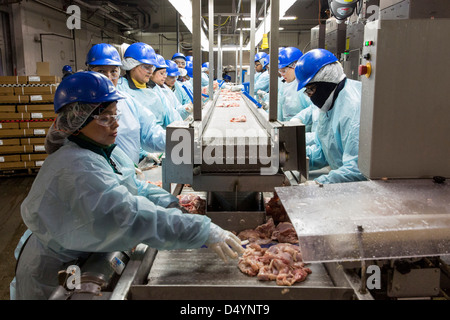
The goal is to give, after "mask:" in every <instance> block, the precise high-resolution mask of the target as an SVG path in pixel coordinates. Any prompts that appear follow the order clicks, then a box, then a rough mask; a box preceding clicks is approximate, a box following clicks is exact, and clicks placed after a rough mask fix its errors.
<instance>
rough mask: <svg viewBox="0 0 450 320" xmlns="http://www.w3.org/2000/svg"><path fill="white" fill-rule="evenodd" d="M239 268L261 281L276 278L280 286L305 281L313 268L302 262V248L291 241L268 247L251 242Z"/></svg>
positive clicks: (240, 261) (240, 259)
mask: <svg viewBox="0 0 450 320" xmlns="http://www.w3.org/2000/svg"><path fill="white" fill-rule="evenodd" d="M238 268H239V270H241V272H243V273H245V274H247V275H249V276H252V277H254V276H256V277H257V279H258V280H260V281H269V280H275V281H276V283H277V285H279V286H291V285H293V284H294V283H296V282H301V281H305V280H306V277H307V276H308V274H311V269H309V268H306V267H305V264H304V263H303V262H302V255H301V252H300V248H299V247H298V246H296V245H292V244H289V243H280V244H277V245H274V246H271V247H270V248H268V249H266V248H261V246H259V245H257V244H250V245H248V246H247V248H246V249H245V251H244V253H243V254H242V256H241V257H240V258H239V262H238Z"/></svg>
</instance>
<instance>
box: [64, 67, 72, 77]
mask: <svg viewBox="0 0 450 320" xmlns="http://www.w3.org/2000/svg"><path fill="white" fill-rule="evenodd" d="M62 73H63V77H62V78H63V79H64V78H65V77H68V76H70V75H72V74H73V70H72V67H71V66H69V65H65V66H64V67H63V68H62Z"/></svg>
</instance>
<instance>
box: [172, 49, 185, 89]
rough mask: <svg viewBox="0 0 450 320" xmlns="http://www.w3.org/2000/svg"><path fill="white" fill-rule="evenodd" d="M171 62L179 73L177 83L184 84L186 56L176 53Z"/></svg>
mask: <svg viewBox="0 0 450 320" xmlns="http://www.w3.org/2000/svg"><path fill="white" fill-rule="evenodd" d="M172 61H173V62H175V63H176V64H177V66H178V72H179V73H180V74H179V76H178V81H181V82H186V81H187V80H188V79H186V75H187V71H186V56H185V55H184V54H182V53H180V52H177V53H175V54H174V55H173V56H172Z"/></svg>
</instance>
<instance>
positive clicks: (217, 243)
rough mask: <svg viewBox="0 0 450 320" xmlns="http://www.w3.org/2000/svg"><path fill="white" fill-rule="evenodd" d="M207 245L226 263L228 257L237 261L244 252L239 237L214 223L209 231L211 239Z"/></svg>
mask: <svg viewBox="0 0 450 320" xmlns="http://www.w3.org/2000/svg"><path fill="white" fill-rule="evenodd" d="M205 245H207V246H208V248H210V249H212V250H214V251H215V252H216V253H217V254H218V255H219V257H220V258H221V259H222V260H223V261H224V262H228V258H227V257H226V256H229V257H230V258H233V259H236V258H237V257H238V255H239V254H241V253H243V252H244V248H242V245H241V240H240V239H239V238H238V237H237V236H235V235H234V234H232V233H231V232H229V231H226V230H224V229H222V228H221V227H219V226H218V225H216V224H214V223H212V222H211V226H210V229H209V238H208V240H207V241H206V243H205ZM229 246H231V248H230V247H229ZM232 249H233V250H232Z"/></svg>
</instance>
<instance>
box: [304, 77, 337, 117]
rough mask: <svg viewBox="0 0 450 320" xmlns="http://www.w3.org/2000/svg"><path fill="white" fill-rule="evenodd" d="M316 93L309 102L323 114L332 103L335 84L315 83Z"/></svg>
mask: <svg viewBox="0 0 450 320" xmlns="http://www.w3.org/2000/svg"><path fill="white" fill-rule="evenodd" d="M315 84H316V92H315V93H314V94H313V95H312V96H311V98H310V99H311V101H312V102H313V103H314V104H315V105H316V106H317V107H318V108H319V109H321V111H323V112H327V111H328V110H329V109H330V106H331V102H332V101H333V93H334V90H335V89H336V86H337V84H336V83H330V82H316V83H315Z"/></svg>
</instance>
